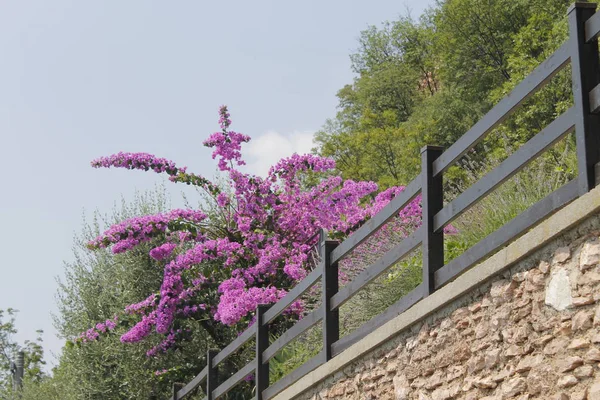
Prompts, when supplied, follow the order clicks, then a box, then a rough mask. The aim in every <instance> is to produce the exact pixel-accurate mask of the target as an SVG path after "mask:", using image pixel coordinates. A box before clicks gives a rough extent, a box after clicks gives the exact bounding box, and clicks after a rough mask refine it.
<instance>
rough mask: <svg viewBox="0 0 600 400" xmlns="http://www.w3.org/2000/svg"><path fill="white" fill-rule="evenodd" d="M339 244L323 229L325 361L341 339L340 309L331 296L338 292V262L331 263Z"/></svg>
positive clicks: (322, 263) (320, 240)
mask: <svg viewBox="0 0 600 400" xmlns="http://www.w3.org/2000/svg"><path fill="white" fill-rule="evenodd" d="M337 246H338V242H336V241H333V240H327V232H326V231H325V230H322V231H321V236H320V238H319V248H320V251H319V252H320V254H321V265H322V266H323V276H322V278H321V285H322V295H323V298H322V307H323V354H324V358H325V362H327V361H329V360H331V357H332V356H333V354H332V352H331V346H332V345H333V344H334V343H335V342H337V341H338V340H339V339H340V311H339V309H335V310H331V298H332V297H333V295H335V294H336V293H337V292H338V289H339V281H338V263H334V264H332V263H331V252H332V251H333V249H335V248H336V247H337Z"/></svg>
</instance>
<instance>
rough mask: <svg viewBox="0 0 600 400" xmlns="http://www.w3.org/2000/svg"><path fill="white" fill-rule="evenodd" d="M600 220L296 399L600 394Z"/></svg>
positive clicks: (598, 399)
mask: <svg viewBox="0 0 600 400" xmlns="http://www.w3.org/2000/svg"><path fill="white" fill-rule="evenodd" d="M599 221H600V218H599V217H598V216H597V215H596V216H594V217H591V218H590V219H588V220H587V221H586V222H585V223H584V224H582V225H580V226H579V227H578V228H576V229H574V230H572V231H570V232H569V233H566V234H564V235H563V236H562V237H560V238H559V239H557V240H554V241H553V242H551V243H549V244H546V245H545V247H544V248H542V249H539V250H537V251H536V252H535V253H533V254H532V255H530V256H528V257H527V258H526V259H525V260H523V261H521V262H519V263H518V264H517V265H515V266H512V267H511V268H510V269H508V270H506V271H505V272H504V273H503V274H502V276H497V277H495V278H492V279H490V280H489V281H488V283H486V284H485V285H482V286H481V287H479V288H477V289H476V290H475V291H474V292H472V293H469V294H468V295H466V296H463V297H462V298H460V299H459V300H456V301H454V302H453V303H452V304H450V305H448V306H447V307H445V308H444V309H442V310H440V311H438V312H436V313H434V314H433V315H431V316H429V317H428V318H426V319H425V320H424V321H421V322H419V323H418V324H416V325H414V326H412V327H411V328H410V329H409V330H408V331H405V332H401V333H399V334H398V336H396V337H395V338H393V339H392V340H390V341H388V342H387V343H386V344H384V345H382V346H380V347H379V348H377V349H375V350H373V351H371V352H370V353H368V354H367V355H366V356H365V357H362V358H360V359H358V360H356V361H354V362H352V363H351V364H349V365H347V366H346V367H344V368H343V369H342V370H340V371H338V372H336V373H335V374H333V375H332V376H329V377H328V378H327V379H325V380H324V381H322V382H321V383H320V384H318V385H316V386H315V387H313V388H311V389H309V390H307V391H306V392H305V393H303V394H302V395H301V396H299V397H297V398H298V399H306V400H308V399H312V400H318V399H382V400H385V399H397V400H404V399H406V400H408V399H411V400H412V399H415V400H417V399H418V400H447V399H457V400H458V399H460V400H462V399H464V400H475V399H485V400H496V399H513V398H514V399H519V400H524V399H561V400H563V399H564V400H567V399H571V400H581V399H590V400H600V370H599V366H600V305H599V304H600V303H599V301H600V265H599V262H600V240H599V237H600V230H599V228H598V226H599ZM417 306H418V305H417Z"/></svg>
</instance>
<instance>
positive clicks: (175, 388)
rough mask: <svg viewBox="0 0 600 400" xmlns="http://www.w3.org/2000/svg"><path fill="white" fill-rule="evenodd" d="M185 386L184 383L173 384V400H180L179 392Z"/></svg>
mask: <svg viewBox="0 0 600 400" xmlns="http://www.w3.org/2000/svg"><path fill="white" fill-rule="evenodd" d="M183 386H184V384H183V383H178V382H174V383H173V397H172V399H173V400H179V397H177V392H179V391H180V390H181V389H183Z"/></svg>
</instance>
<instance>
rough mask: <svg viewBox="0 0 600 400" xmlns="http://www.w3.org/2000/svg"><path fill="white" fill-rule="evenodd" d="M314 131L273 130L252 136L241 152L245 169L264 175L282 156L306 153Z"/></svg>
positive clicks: (310, 145) (311, 143) (310, 146)
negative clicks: (284, 132) (245, 164)
mask: <svg viewBox="0 0 600 400" xmlns="http://www.w3.org/2000/svg"><path fill="white" fill-rule="evenodd" d="M313 136H314V132H312V131H304V132H292V133H289V134H282V133H279V132H275V131H268V132H267V133H265V134H263V135H260V136H258V137H253V138H252V140H251V141H250V143H248V144H246V145H245V146H244V147H245V148H244V149H243V150H242V152H243V153H244V154H245V155H246V157H245V158H246V161H247V164H248V165H247V166H246V170H247V171H248V172H250V173H252V174H255V175H259V176H263V177H264V176H266V175H267V173H268V172H269V168H271V166H272V165H274V164H275V163H277V161H279V160H280V159H282V158H284V157H289V156H291V155H292V154H294V153H298V154H307V153H310V149H311V148H312V147H313Z"/></svg>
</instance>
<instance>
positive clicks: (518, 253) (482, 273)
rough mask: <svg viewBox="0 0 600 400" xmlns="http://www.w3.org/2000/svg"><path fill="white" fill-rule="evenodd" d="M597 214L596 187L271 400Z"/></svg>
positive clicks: (321, 376)
mask: <svg viewBox="0 0 600 400" xmlns="http://www.w3.org/2000/svg"><path fill="white" fill-rule="evenodd" d="M598 210H600V187H596V188H594V189H593V190H591V191H590V192H588V193H586V194H584V195H583V196H581V197H579V198H577V199H575V200H574V201H573V202H571V203H570V204H568V205H567V206H565V207H563V208H562V209H560V210H559V211H557V212H556V213H555V214H553V215H552V216H550V217H548V218H547V219H546V220H544V221H542V222H541V223H540V224H538V225H537V226H536V227H534V228H532V229H531V230H530V231H529V232H527V233H526V234H524V235H523V236H521V237H520V238H519V239H517V240H515V241H514V242H513V243H511V244H509V245H508V246H506V247H504V248H503V249H501V250H499V251H498V252H497V253H495V254H494V255H493V256H491V257H490V258H488V259H487V260H485V261H483V262H481V263H479V264H477V265H476V266H474V267H473V268H471V269H469V270H468V271H467V272H465V273H464V274H462V275H460V276H459V277H458V278H456V279H455V280H454V281H452V282H450V283H448V284H447V285H446V286H444V287H442V288H441V289H439V290H437V291H436V292H434V293H433V294H431V295H430V296H428V297H426V298H424V299H422V300H421V301H419V302H418V303H416V304H415V305H414V306H412V307H411V308H409V309H408V310H406V311H405V312H403V313H402V314H400V315H399V316H397V317H395V318H394V319H392V320H390V321H388V322H387V323H386V324H384V325H382V326H381V327H379V328H378V329H376V330H375V331H373V332H371V333H370V334H369V335H367V336H365V337H364V338H363V339H361V340H360V341H359V342H357V343H355V344H353V345H352V346H350V347H349V348H347V349H346V350H344V351H343V352H342V353H340V354H339V355H337V356H336V357H334V358H332V359H331V360H329V361H328V362H327V363H325V364H323V365H321V366H319V367H318V368H316V369H314V370H313V371H311V372H309V373H308V374H306V375H304V376H303V377H302V378H300V379H299V380H298V381H296V382H295V383H293V384H292V385H291V386H289V387H288V388H286V389H285V390H283V391H281V392H280V393H279V394H277V395H276V396H275V397H273V400H287V399H292V398H294V397H296V396H299V395H300V394H302V393H304V392H305V391H307V390H308V389H310V388H312V387H314V386H315V385H316V384H318V383H320V382H322V381H323V380H325V379H326V378H328V377H329V376H331V375H333V374H334V373H336V372H338V371H340V370H341V369H342V368H344V367H346V366H347V365H349V364H350V363H352V362H354V361H356V360H357V359H358V358H360V357H362V356H364V355H366V354H368V353H369V352H371V351H372V350H374V349H375V348H377V347H379V346H381V345H383V344H385V343H386V342H387V341H388V340H390V339H392V338H393V337H395V336H397V335H399V334H400V333H402V332H403V331H404V330H406V329H407V328H409V327H411V326H412V325H414V324H415V323H417V322H419V321H421V320H423V319H425V318H426V317H427V316H429V315H430V314H432V313H434V312H436V311H438V310H440V309H441V308H443V307H444V306H446V305H448V304H449V303H451V302H452V301H454V300H456V299H457V298H459V297H461V296H463V295H465V294H467V293H469V292H471V291H472V290H473V289H475V288H477V287H478V286H480V285H481V284H483V283H485V282H486V281H488V280H489V279H491V278H492V277H494V276H496V275H498V274H499V273H501V272H503V271H504V270H506V269H507V268H509V267H510V266H512V265H513V264H515V263H516V262H518V261H520V260H522V259H523V258H525V257H527V256H529V255H530V254H532V253H533V252H534V251H536V250H537V249H539V248H540V247H542V246H544V245H545V244H547V243H548V242H550V241H551V240H553V239H555V238H557V237H558V236H559V235H561V234H562V233H564V232H566V231H568V230H569V229H571V228H573V227H574V226H575V225H577V224H579V223H581V222H583V221H584V220H585V219H587V217H589V216H590V215H592V214H594V213H595V212H597V211H598Z"/></svg>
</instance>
